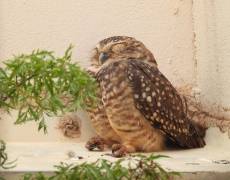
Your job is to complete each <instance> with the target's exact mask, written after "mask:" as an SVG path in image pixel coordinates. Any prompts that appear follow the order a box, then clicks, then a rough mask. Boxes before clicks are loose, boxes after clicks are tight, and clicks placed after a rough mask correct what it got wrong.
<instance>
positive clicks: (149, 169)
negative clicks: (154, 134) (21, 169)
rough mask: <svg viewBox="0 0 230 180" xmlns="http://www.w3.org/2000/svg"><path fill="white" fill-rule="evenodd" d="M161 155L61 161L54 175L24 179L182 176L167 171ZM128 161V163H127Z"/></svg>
mask: <svg viewBox="0 0 230 180" xmlns="http://www.w3.org/2000/svg"><path fill="white" fill-rule="evenodd" d="M163 157H166V156H161V155H153V154H152V155H150V156H145V155H133V156H131V157H129V158H123V159H119V160H117V161H115V162H110V161H108V160H105V159H100V160H97V161H96V162H93V163H82V164H79V165H68V164H65V163H61V164H60V165H58V166H55V167H56V169H57V171H55V172H54V175H51V176H47V175H45V174H43V173H41V172H40V173H37V174H25V175H24V176H23V177H22V178H23V180H168V179H169V178H171V177H174V176H180V174H179V173H176V172H167V171H165V170H164V169H163V168H162V167H161V166H160V165H159V164H158V163H156V162H155V160H156V159H159V158H163ZM127 163H128V164H127Z"/></svg>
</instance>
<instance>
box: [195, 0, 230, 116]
mask: <svg viewBox="0 0 230 180" xmlns="http://www.w3.org/2000/svg"><path fill="white" fill-rule="evenodd" d="M229 12H230V1H229V0H215V1H212V0H202V1H198V0H197V1H196V0H194V3H193V20H194V33H195V40H194V41H195V43H194V45H195V52H194V53H195V59H196V61H197V74H196V76H197V86H198V88H200V90H201V98H200V99H201V101H202V102H203V104H205V105H206V107H209V108H210V109H211V110H212V111H213V112H218V113H219V114H220V113H221V114H223V115H225V116H226V117H230V13H229Z"/></svg>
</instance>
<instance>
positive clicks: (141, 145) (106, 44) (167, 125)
mask: <svg viewBox="0 0 230 180" xmlns="http://www.w3.org/2000/svg"><path fill="white" fill-rule="evenodd" d="M91 62H92V65H91V69H94V70H93V71H92V73H94V75H95V77H96V78H97V81H98V85H99V91H98V97H99V98H100V99H101V101H100V102H99V104H98V106H97V107H96V108H94V109H90V110H89V114H90V117H91V120H92V124H93V126H94V128H95V130H96V132H97V134H98V137H97V138H92V139H91V140H89V141H88V142H87V144H86V147H87V148H88V149H94V148H95V147H103V146H101V145H102V144H103V143H104V144H107V145H110V146H112V152H113V154H114V156H121V155H123V154H125V153H130V152H136V151H140V152H152V151H160V150H163V149H165V145H166V140H168V139H170V140H171V141H173V142H174V143H175V144H177V145H178V146H180V147H182V148H198V147H203V146H204V145H205V142H204V140H203V137H202V135H201V134H200V132H199V130H198V128H197V127H196V125H195V124H193V123H192V121H190V119H189V118H188V117H187V115H186V111H187V109H186V105H185V103H184V101H183V100H182V98H181V97H180V95H179V94H178V93H177V91H176V89H175V88H174V87H173V86H172V84H171V83H170V82H169V81H168V80H167V78H166V77H165V76H164V75H163V74H162V73H161V72H160V71H159V70H158V68H157V63H156V61H155V58H154V56H153V55H152V53H151V52H150V51H149V50H148V49H147V48H146V47H145V46H144V44H143V43H141V42H139V41H137V40H135V39H134V38H131V37H126V36H114V37H110V38H107V39H104V40H102V41H100V42H99V44H98V45H97V46H96V48H95V49H94V52H93V56H92V59H91ZM100 149H101V150H102V149H103V148H100Z"/></svg>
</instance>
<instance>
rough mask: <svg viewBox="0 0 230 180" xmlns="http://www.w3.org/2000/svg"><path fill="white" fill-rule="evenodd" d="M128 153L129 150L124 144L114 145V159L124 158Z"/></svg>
mask: <svg viewBox="0 0 230 180" xmlns="http://www.w3.org/2000/svg"><path fill="white" fill-rule="evenodd" d="M127 153H128V150H127V148H126V147H125V146H124V145H122V144H113V145H112V155H113V156H114V157H123V156H125V155H126V154H127Z"/></svg>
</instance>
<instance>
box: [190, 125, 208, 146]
mask: <svg viewBox="0 0 230 180" xmlns="http://www.w3.org/2000/svg"><path fill="white" fill-rule="evenodd" d="M206 130H207V128H204V127H202V126H200V125H198V124H196V123H193V122H192V124H191V126H190V130H189V131H190V135H191V136H189V138H188V144H187V145H188V148H201V147H204V146H205V145H206V143H205V141H204V137H205V134H206Z"/></svg>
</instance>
